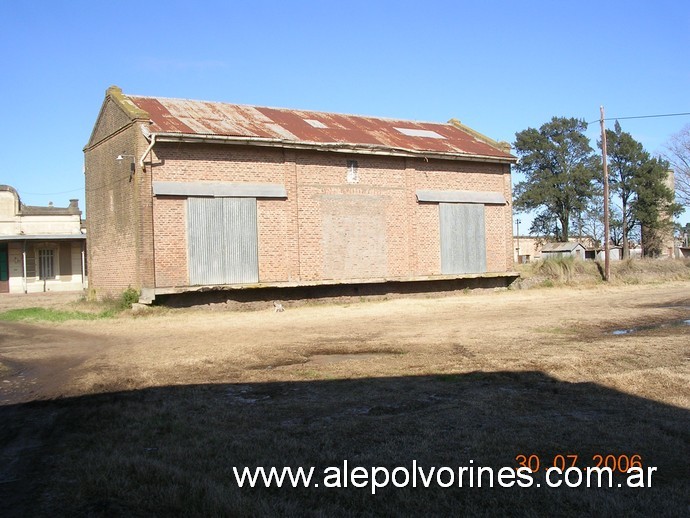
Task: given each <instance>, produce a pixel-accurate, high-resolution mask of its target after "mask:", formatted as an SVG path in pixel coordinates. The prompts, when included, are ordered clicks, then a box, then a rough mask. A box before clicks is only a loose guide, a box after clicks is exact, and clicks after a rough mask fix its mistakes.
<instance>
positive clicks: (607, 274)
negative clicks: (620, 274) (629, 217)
mask: <svg viewBox="0 0 690 518" xmlns="http://www.w3.org/2000/svg"><path fill="white" fill-rule="evenodd" d="M599 111H600V114H601V119H600V122H601V155H602V160H603V164H604V254H605V255H604V280H605V281H606V282H608V280H609V277H610V275H611V263H610V257H609V255H610V253H609V252H610V248H609V169H608V166H607V164H606V128H605V126H604V107H603V106H600V107H599Z"/></svg>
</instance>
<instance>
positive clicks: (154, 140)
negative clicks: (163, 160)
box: [139, 133, 156, 171]
mask: <svg viewBox="0 0 690 518" xmlns="http://www.w3.org/2000/svg"><path fill="white" fill-rule="evenodd" d="M155 145H156V134H155V133H151V142H150V143H149V147H147V148H146V151H144V154H143V155H141V158H140V159H139V165H140V166H141V170H142V171H143V170H144V158H146V155H148V154H149V153H150V152H151V150H152V149H153V146H155Z"/></svg>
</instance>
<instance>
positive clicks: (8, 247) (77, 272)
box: [0, 185, 86, 293]
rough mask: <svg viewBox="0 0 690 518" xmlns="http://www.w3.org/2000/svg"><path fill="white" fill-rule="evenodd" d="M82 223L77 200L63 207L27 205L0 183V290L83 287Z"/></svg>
mask: <svg viewBox="0 0 690 518" xmlns="http://www.w3.org/2000/svg"><path fill="white" fill-rule="evenodd" d="M82 228H83V227H82V220H81V210H79V202H78V200H70V204H69V206H67V207H64V208H62V207H53V206H52V205H51V206H48V207H34V206H28V205H24V204H23V203H22V202H21V199H20V198H19V194H18V193H17V191H16V190H15V189H14V188H12V187H10V186H9V185H0V293H29V292H39V291H70V290H82V289H84V288H85V287H86V257H85V252H86V245H85V241H86V235H85V232H84V231H83V230H82Z"/></svg>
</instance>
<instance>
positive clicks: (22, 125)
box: [0, 0, 690, 230]
mask: <svg viewBox="0 0 690 518" xmlns="http://www.w3.org/2000/svg"><path fill="white" fill-rule="evenodd" d="M689 29H690V3H688V2H686V1H684V0H678V1H665V0H660V1H659V0H657V1H655V2H651V1H636V0H628V1H615V0H614V1H607V2H601V1H588V0H585V1H577V2H559V1H548V2H536V1H519V2H518V1H515V2H508V1H490V0H489V1H485V2H467V1H436V0H426V1H424V2H422V1H416V2H408V1H400V2H377V1H375V0H367V1H359V0H350V1H347V2H328V1H319V2H317V1H301V2H299V1H290V0H283V1H261V0H253V1H243V0H238V1H225V2H220V1H219V2H211V1H199V2H189V1H185V2H179V1H167V2H157V1H154V0H149V1H147V2H141V1H137V2H131V1H118V2H108V3H105V2H94V1H93V0H91V1H88V2H82V1H68V0H65V1H64V2H55V1H40V0H39V1H33V2H13V1H10V0H0V48H1V50H2V51H1V52H0V64H1V65H2V70H3V73H2V76H0V98H1V99H2V104H3V123H2V124H1V125H0V136H1V142H2V145H3V148H4V153H3V155H4V156H3V160H2V163H1V164H2V165H0V183H5V184H10V185H12V186H14V187H15V188H17V190H18V191H19V193H20V195H21V197H22V201H23V202H24V203H26V204H29V205H45V204H47V203H48V202H49V201H52V202H54V203H55V205H58V206H66V205H67V204H68V200H69V199H70V198H79V199H80V205H81V207H82V208H83V206H84V191H83V183H84V182H83V174H82V163H83V153H82V148H83V146H84V145H85V144H86V142H87V140H88V138H89V135H90V132H91V130H92V128H93V124H94V122H95V119H96V116H97V115H98V110H99V108H100V105H101V102H102V100H103V96H104V93H105V90H106V88H107V87H108V86H110V85H113V84H115V85H118V86H120V87H121V88H122V89H123V91H124V92H125V93H131V94H140V95H153V96H166V97H182V98H191V99H205V100H215V101H225V102H232V103H241V104H256V105H263V106H277V107H287V108H302V109H313V110H323V111H331V112H340V113H353V114H361V115H375V116H383V117H396V118H404V119H413V120H426V121H447V120H448V119H450V118H453V117H454V118H458V119H460V120H461V121H462V122H463V123H465V124H467V125H469V126H471V127H473V128H475V129H476V130H478V131H481V132H482V133H485V134H486V135H488V136H490V137H492V138H494V139H497V140H507V141H510V142H512V141H513V140H514V138H515V133H516V132H518V131H521V130H523V129H525V128H527V127H539V126H540V125H541V124H543V123H544V122H547V121H548V120H549V119H551V117H553V116H567V117H578V118H583V119H585V120H586V121H587V122H590V121H595V120H597V119H598V117H599V106H600V105H604V106H605V108H606V114H607V116H611V117H616V116H619V117H625V116H636V115H651V114H666V113H678V112H690V95H688V94H689V93H690V59H688V55H689V54H690V30H689ZM609 124H610V127H612V126H613V122H610V123H609ZM621 124H622V126H623V129H624V130H625V131H628V132H630V133H631V134H632V135H633V136H634V137H635V138H636V139H637V140H639V141H640V142H642V143H643V144H644V146H645V148H646V149H647V150H648V151H650V152H652V153H658V152H661V151H663V146H664V144H665V142H666V141H667V140H668V138H669V137H670V136H671V135H672V134H673V133H676V132H678V131H679V130H680V129H681V128H682V127H683V126H684V125H686V124H690V117H687V116H686V117H669V118H659V119H640V120H631V121H621ZM598 135H599V125H598V123H595V124H591V125H590V128H589V130H588V136H590V138H591V139H592V144H593V145H596V138H597V137H598ZM523 220H524V218H523ZM681 221H684V222H685V221H690V217H689V216H688V214H685V215H684V216H683V217H682V218H681ZM521 230H522V228H521Z"/></svg>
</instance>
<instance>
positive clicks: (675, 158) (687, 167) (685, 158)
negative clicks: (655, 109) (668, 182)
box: [664, 124, 690, 207]
mask: <svg viewBox="0 0 690 518" xmlns="http://www.w3.org/2000/svg"><path fill="white" fill-rule="evenodd" d="M666 150H667V151H666V153H665V154H664V156H665V158H666V160H668V161H669V163H670V164H671V168H672V169H673V172H674V173H675V180H676V200H677V201H678V203H680V204H681V205H685V206H686V207H690V124H688V125H687V126H685V127H684V128H683V129H682V130H680V131H679V132H678V133H676V134H675V135H673V136H672V137H671V139H670V140H669V142H668V144H667V145H666Z"/></svg>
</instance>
